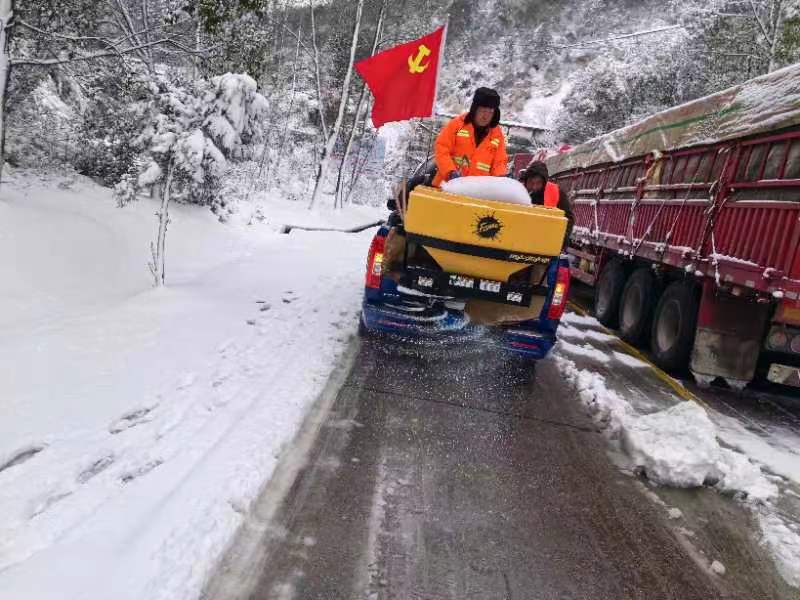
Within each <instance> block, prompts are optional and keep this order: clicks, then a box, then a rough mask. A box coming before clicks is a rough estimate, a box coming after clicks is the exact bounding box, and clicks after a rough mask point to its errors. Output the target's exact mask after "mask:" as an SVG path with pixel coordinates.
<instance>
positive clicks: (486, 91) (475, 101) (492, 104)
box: [472, 87, 500, 108]
mask: <svg viewBox="0 0 800 600" xmlns="http://www.w3.org/2000/svg"><path fill="white" fill-rule="evenodd" d="M472 106H474V107H475V108H478V107H479V106H485V107H487V108H500V94H498V93H497V92H496V91H495V90H493V89H492V88H486V87H482V88H478V89H477V90H475V95H474V96H473V97H472Z"/></svg>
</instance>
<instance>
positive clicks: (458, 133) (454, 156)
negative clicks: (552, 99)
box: [433, 113, 508, 187]
mask: <svg viewBox="0 0 800 600" xmlns="http://www.w3.org/2000/svg"><path fill="white" fill-rule="evenodd" d="M467 114H468V113H464V114H463V115H460V116H458V117H455V118H454V119H453V120H451V121H450V122H449V123H448V124H447V125H445V127H444V129H442V131H441V132H439V136H438V137H437V138H436V168H437V170H438V172H437V173H436V178H435V179H434V180H433V185H434V186H437V187H438V186H440V185H442V182H443V181H445V180H446V179H447V176H448V175H449V174H450V173H452V172H453V171H458V172H460V173H461V174H462V175H494V176H500V177H502V176H503V175H505V174H506V173H507V172H508V155H507V154H506V139H505V137H504V136H503V132H502V131H501V130H500V127H499V126H498V127H492V128H491V129H490V130H489V133H487V134H486V137H485V138H483V141H482V142H481V145H480V146H477V147H476V146H475V128H474V127H473V125H472V123H464V119H465V118H466V116H467Z"/></svg>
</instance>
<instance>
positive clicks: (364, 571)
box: [204, 324, 796, 600]
mask: <svg viewBox="0 0 800 600" xmlns="http://www.w3.org/2000/svg"><path fill="white" fill-rule="evenodd" d="M577 327H578V325H577V324H573V326H572V329H573V330H575V328H577ZM397 348H398V347H397V346H396V345H394V344H387V343H385V342H382V341H379V340H367V341H365V342H363V343H362V344H361V345H360V349H358V350H357V351H356V352H357V354H356V356H355V357H354V359H353V361H352V362H353V364H354V366H353V368H352V370H350V372H349V374H345V375H343V379H344V382H343V385H341V387H338V392H334V393H333V395H332V399H331V401H332V407H331V410H330V412H328V413H327V416H326V417H325V418H324V419H323V420H322V422H321V423H319V424H317V425H314V426H312V427H311V429H312V430H313V429H317V430H318V433H315V432H314V431H311V432H310V433H309V432H308V431H307V432H306V434H307V435H306V436H305V439H306V441H307V440H308V439H309V437H311V438H313V443H311V444H310V445H309V448H308V451H307V453H306V455H305V456H304V457H302V458H301V457H300V453H301V452H302V449H299V448H298V449H297V450H295V452H294V455H293V456H292V457H291V460H289V461H288V462H289V463H292V462H294V463H296V465H295V466H296V467H297V468H296V471H295V472H296V474H297V477H296V478H293V477H287V478H286V481H284V485H283V488H282V489H280V488H281V485H280V484H275V483H273V485H271V486H270V487H268V488H267V489H266V491H265V492H264V494H263V495H262V498H261V499H260V500H259V503H258V505H257V506H256V510H255V511H254V514H253V515H252V516H251V517H250V521H249V522H248V525H247V527H246V528H245V529H244V530H243V531H242V532H241V534H240V536H239V540H238V542H237V543H236V544H235V545H234V546H233V548H232V550H231V552H230V553H229V555H228V557H227V558H226V560H225V561H224V563H223V564H222V566H221V569H220V570H219V573H218V576H217V577H216V578H215V580H213V582H212V585H211V586H210V587H209V589H208V590H207V593H206V594H205V595H204V597H205V598H207V599H208V600H221V599H225V600H234V599H245V598H247V599H252V600H256V599H258V600H267V599H276V600H278V599H290V598H296V599H303V600H322V599H325V600H334V599H342V600H345V599H346V600H355V599H362V598H376V599H389V598H397V599H403V600H407V599H425V600H440V599H450V598H452V599H458V600H464V599H468V598H476V599H478V598H479V599H481V600H492V599H498V600H500V599H512V598H520V599H533V598H535V599H537V600H546V599H551V598H552V599H559V600H562V599H579V598H581V599H582V598H586V599H592V600H602V599H609V600H611V599H613V600H618V599H621V598H641V599H647V600H656V599H662V598H664V599H666V598H674V599H680V600H691V599H695V598H696V599H709V598H741V599H747V600H754V599H761V598H764V599H766V598H794V597H796V596H795V595H794V594H795V593H796V592H794V591H792V590H790V589H789V588H788V587H787V586H786V584H785V583H784V581H783V580H782V579H781V578H780V577H779V576H778V574H777V572H776V569H775V566H774V563H773V562H772V560H771V559H770V557H769V556H768V553H767V551H766V550H765V548H764V547H762V546H760V545H759V544H758V543H756V540H757V536H758V534H757V528H756V527H755V524H754V523H753V517H752V515H751V514H750V513H749V512H748V511H747V510H746V509H744V508H743V507H742V506H741V505H740V504H738V503H736V502H734V501H733V500H731V499H730V498H727V497H725V496H723V495H721V494H719V493H717V492H716V491H714V490H711V489H707V488H700V489H695V490H689V491H687V490H666V489H662V488H656V487H654V486H650V485H648V484H647V483H646V482H644V481H643V480H641V479H640V478H637V477H635V476H634V475H633V474H632V473H626V472H625V469H624V468H622V469H621V468H620V466H619V464H617V462H618V461H616V458H618V457H615V456H614V455H613V453H610V452H609V448H610V447H611V446H610V445H609V443H608V440H607V438H606V437H605V435H604V434H603V433H601V432H600V431H599V428H598V427H597V425H596V423H595V422H594V421H592V420H591V419H590V418H588V416H587V415H586V413H585V410H583V408H582V406H581V403H580V401H579V400H578V399H577V397H576V391H575V389H574V388H573V387H572V386H571V385H569V384H568V383H567V382H566V381H565V378H564V376H563V375H562V373H561V371H560V370H559V360H558V359H557V358H556V359H553V360H547V361H544V362H542V363H540V364H539V365H538V366H537V368H536V371H535V374H534V372H533V371H532V370H531V369H530V368H529V367H527V366H525V365H521V364H519V363H516V362H509V361H508V360H507V359H506V358H505V357H503V356H501V355H499V354H498V353H496V352H493V351H489V352H482V353H478V352H476V353H474V354H459V353H457V352H455V351H454V350H447V349H436V348H427V349H425V348H423V349H417V350H414V351H406V352H398V349H397ZM574 358H575V360H576V361H577V362H578V365H579V366H580V365H581V363H580V361H581V360H582V359H581V358H580V357H574ZM583 360H585V361H586V364H594V363H593V360H595V359H594V358H593V357H591V356H588V357H584V358H583ZM629 366H630V367H631V368H630V370H629V372H628V375H630V377H631V379H630V381H627V385H629V386H631V387H632V388H634V389H635V390H636V393H641V394H643V395H644V396H646V397H650V398H652V399H653V400H654V401H655V399H657V397H658V395H659V394H661V395H664V397H665V398H666V397H670V396H669V394H668V393H667V392H665V391H663V390H662V389H661V388H660V387H659V385H658V383H657V380H655V379H654V378H648V377H647V376H645V375H644V374H643V373H640V372H639V371H640V369H639V368H638V367H637V365H636V364H635V363H632V365H629ZM625 373H626V371H624V370H622V372H621V374H620V376H619V378H618V379H617V380H615V382H614V383H615V385H626V382H625V380H624V378H625V377H626V376H628V375H626V374H625ZM631 373H632V375H631ZM302 437H303V436H301V438H302ZM300 445H301V446H302V444H300ZM284 462H286V461H284ZM298 464H299V465H300V466H297V465H298ZM287 470H288V471H291V470H292V467H291V465H290V466H289V467H288V469H287ZM277 479H280V477H279V478H277ZM665 492H668V496H669V497H668V501H665V500H664V499H662V497H661V496H660V495H659V494H664V493H665ZM678 506H680V508H678Z"/></svg>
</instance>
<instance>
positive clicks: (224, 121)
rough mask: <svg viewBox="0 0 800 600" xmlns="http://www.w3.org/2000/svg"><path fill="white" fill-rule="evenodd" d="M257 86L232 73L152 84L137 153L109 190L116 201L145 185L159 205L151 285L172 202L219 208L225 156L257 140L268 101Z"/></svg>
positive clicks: (160, 270) (160, 268)
mask: <svg viewBox="0 0 800 600" xmlns="http://www.w3.org/2000/svg"><path fill="white" fill-rule="evenodd" d="M255 87H256V86H255V81H253V79H252V78H250V77H248V76H247V75H234V74H230V73H229V74H226V75H224V76H222V77H215V78H214V79H213V80H211V82H204V81H197V82H194V83H192V84H183V85H182V84H180V83H179V82H175V81H172V80H169V79H167V78H165V77H159V78H158V79H157V81H156V82H155V83H153V84H152V88H153V89H152V98H151V100H149V102H148V103H147V105H146V107H145V110H144V114H145V115H146V118H145V119H144V121H143V128H142V130H141V133H140V134H139V136H138V137H137V138H136V142H135V143H136V145H137V146H138V147H139V148H141V149H142V153H141V156H140V157H138V158H137V159H136V161H135V162H134V164H133V165H132V167H131V169H129V171H128V173H126V174H125V175H124V176H123V177H122V179H121V181H120V182H119V183H118V184H117V185H116V187H115V193H116V196H117V199H118V201H119V203H120V205H124V204H125V203H127V202H130V201H132V200H135V199H136V198H137V197H138V196H139V194H140V193H141V192H144V191H149V192H150V193H151V194H152V195H153V196H154V197H155V198H156V199H157V200H158V202H159V204H160V208H159V210H158V212H157V213H156V214H157V215H158V235H157V237H156V240H155V242H153V244H152V245H151V251H152V260H151V262H150V271H151V273H152V274H153V279H154V283H155V285H156V286H160V285H163V284H164V273H165V258H164V249H165V245H166V241H165V240H166V235H167V226H168V224H169V204H170V201H171V200H173V199H174V200H177V201H184V202H192V203H195V204H203V205H208V206H211V207H212V210H215V211H216V212H217V213H218V214H220V213H221V210H222V208H223V207H222V205H221V204H220V195H219V191H220V189H221V187H222V176H223V175H224V174H225V172H226V170H227V168H228V159H227V158H226V156H227V157H229V158H231V159H237V158H240V157H241V156H244V155H246V154H247V153H248V146H249V145H250V144H252V143H254V142H256V141H258V140H260V139H261V128H260V127H259V125H260V122H261V120H262V119H263V116H264V114H263V113H264V111H265V110H266V106H267V102H266V100H265V99H264V97H263V96H261V95H260V94H258V92H256V90H255ZM221 218H222V217H221Z"/></svg>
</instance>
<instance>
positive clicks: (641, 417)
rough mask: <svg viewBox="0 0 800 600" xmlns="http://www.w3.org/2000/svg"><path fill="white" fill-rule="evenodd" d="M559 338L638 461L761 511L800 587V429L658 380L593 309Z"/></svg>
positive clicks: (649, 470)
mask: <svg viewBox="0 0 800 600" xmlns="http://www.w3.org/2000/svg"><path fill="white" fill-rule="evenodd" d="M559 338H560V341H559V342H558V345H557V346H556V350H555V352H554V354H553V360H555V361H556V363H557V365H558V367H559V370H560V371H561V373H562V374H563V375H564V377H565V378H566V380H567V381H569V382H570V383H571V384H572V385H573V386H575V388H576V390H577V392H578V396H579V398H580V400H581V401H582V402H583V404H584V405H585V406H586V408H587V409H588V410H589V411H590V413H591V414H592V415H593V416H594V418H595V420H596V421H597V422H598V424H599V425H600V426H601V427H602V428H603V429H604V430H605V432H606V433H607V434H608V436H609V438H610V439H611V440H612V441H613V442H614V443H615V444H616V445H617V446H618V447H619V449H620V450H621V451H622V452H623V453H624V454H625V456H626V458H627V460H628V461H629V462H630V467H631V468H632V469H635V470H637V471H640V472H641V473H642V474H644V475H645V476H646V477H647V478H648V479H649V480H650V481H651V482H653V483H655V484H657V485H665V486H674V487H681V488H689V487H699V486H703V485H707V486H712V487H714V488H715V489H717V490H718V491H719V492H720V493H723V494H727V495H731V496H733V497H734V498H736V499H737V500H738V501H740V502H741V503H743V504H744V505H745V506H746V507H747V508H748V509H750V510H751V511H752V514H753V516H754V519H755V520H756V522H757V523H758V525H759V527H760V529H761V539H760V542H761V543H762V544H763V545H764V546H766V547H767V548H768V550H769V551H770V553H771V555H772V557H773V558H774V560H775V564H776V567H777V569H778V572H779V573H780V574H781V575H782V576H783V578H784V579H785V580H786V582H787V583H789V584H790V585H792V586H795V587H800V503H797V502H796V499H797V498H798V497H800V496H798V491H800V431H795V430H791V429H787V428H784V427H780V426H769V427H766V426H760V425H758V424H757V423H756V422H754V421H753V420H752V419H748V418H747V417H746V416H744V415H737V417H736V418H735V417H731V416H729V415H725V414H722V413H721V412H719V411H717V410H714V409H713V408H712V407H710V406H704V405H702V404H701V402H702V400H700V399H696V398H695V400H696V401H692V400H683V399H681V398H680V397H679V396H678V395H676V394H674V393H673V390H671V389H669V388H668V387H667V386H652V385H648V383H647V375H646V374H645V375H643V372H644V373H646V370H648V365H647V364H646V363H644V362H643V361H641V360H639V359H638V358H636V357H633V356H630V355H628V354H626V353H625V352H620V351H618V350H616V349H615V348H618V345H617V344H616V343H615V342H616V338H615V337H614V336H613V335H610V334H609V333H608V332H607V331H606V330H605V329H604V328H603V326H602V325H600V323H598V322H597V321H596V320H595V319H594V318H592V317H587V316H580V315H577V314H574V313H568V314H567V315H565V318H564V323H563V324H562V327H561V328H560V330H559ZM643 378H644V379H643ZM678 385H679V384H678ZM687 395H688V392H687Z"/></svg>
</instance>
